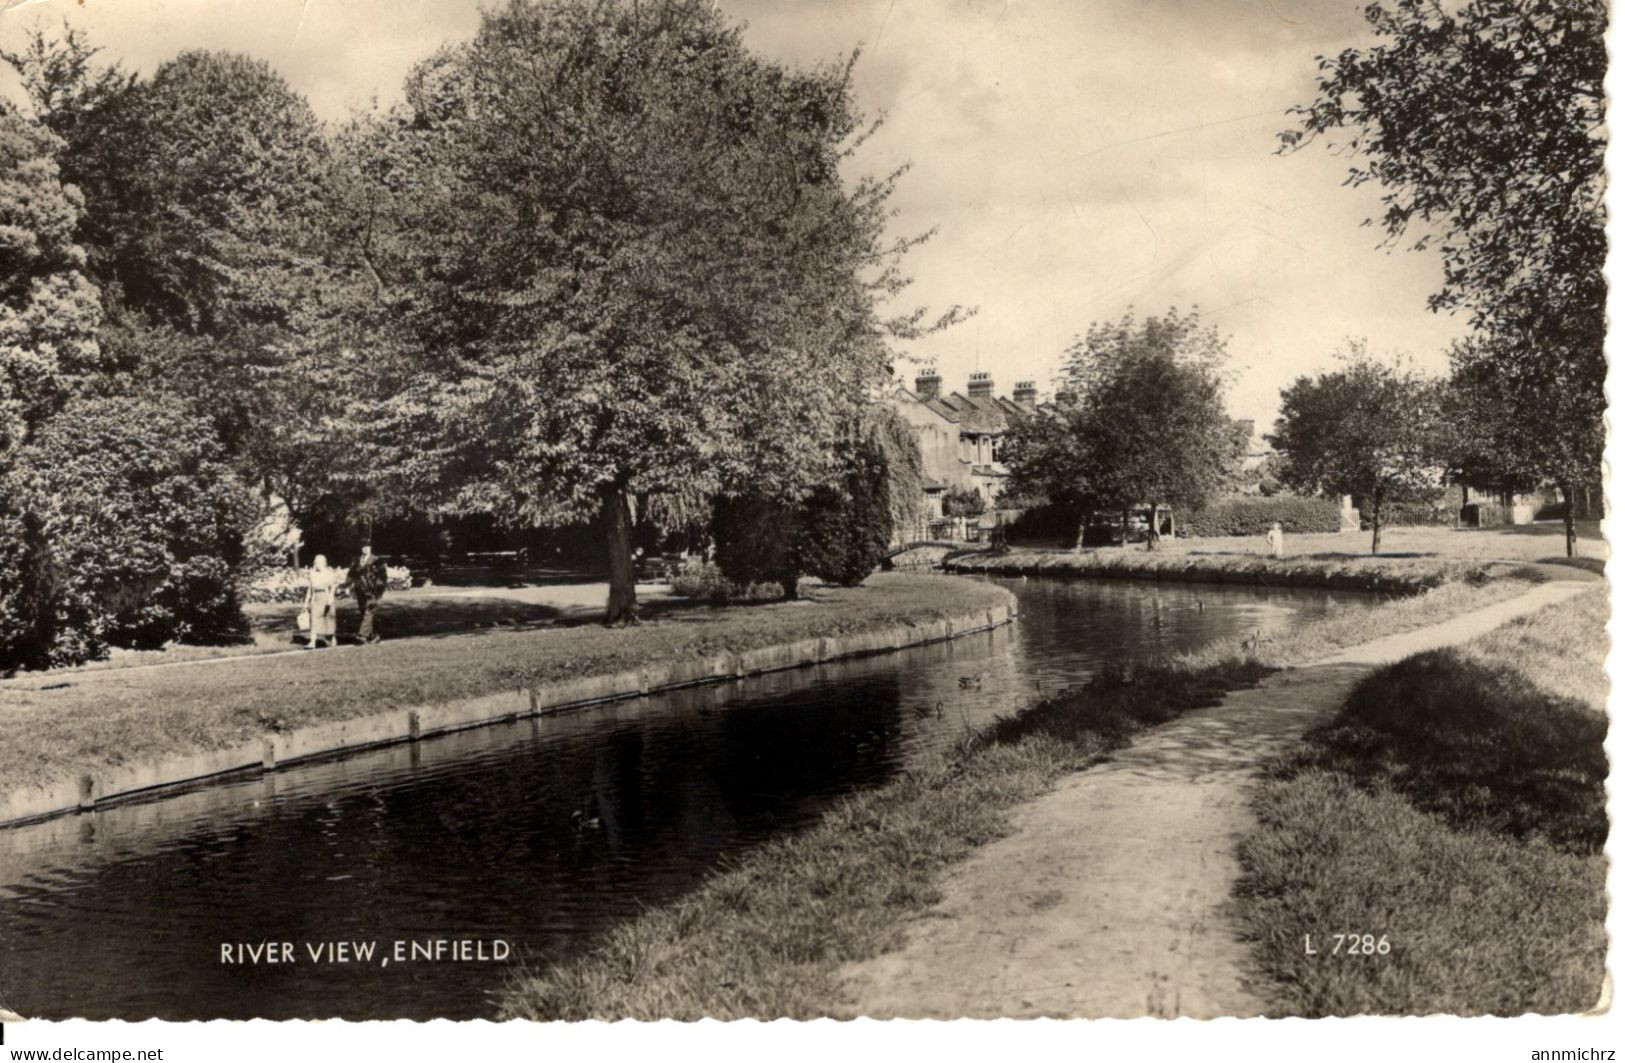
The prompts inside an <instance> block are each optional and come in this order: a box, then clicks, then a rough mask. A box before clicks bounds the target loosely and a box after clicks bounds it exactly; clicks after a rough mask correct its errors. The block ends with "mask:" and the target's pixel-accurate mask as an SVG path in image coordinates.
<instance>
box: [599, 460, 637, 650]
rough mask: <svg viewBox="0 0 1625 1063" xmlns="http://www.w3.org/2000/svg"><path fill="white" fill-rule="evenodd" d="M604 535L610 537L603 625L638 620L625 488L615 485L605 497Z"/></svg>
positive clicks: (635, 581)
mask: <svg viewBox="0 0 1625 1063" xmlns="http://www.w3.org/2000/svg"><path fill="white" fill-rule="evenodd" d="M603 500H604V508H603V523H604V537H605V538H606V539H608V540H609V602H608V604H607V605H606V606H605V608H604V626H605V627H619V626H622V625H627V624H636V623H637V622H638V576H637V572H636V571H635V570H634V569H633V567H632V506H631V503H630V501H629V500H628V498H627V494H626V488H625V487H612V488H610V489H609V490H607V491H605V492H604V496H603Z"/></svg>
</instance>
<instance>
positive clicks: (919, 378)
mask: <svg viewBox="0 0 1625 1063" xmlns="http://www.w3.org/2000/svg"><path fill="white" fill-rule="evenodd" d="M914 393H915V394H916V395H918V396H919V397H920V398H922V399H934V398H936V397H937V396H938V395H941V394H942V377H940V376H938V375H937V370H936V368H935V367H934V366H929V365H928V366H926V367H925V368H924V369H922V370H920V371H919V373H918V374H917V375H916V376H915V377H914Z"/></svg>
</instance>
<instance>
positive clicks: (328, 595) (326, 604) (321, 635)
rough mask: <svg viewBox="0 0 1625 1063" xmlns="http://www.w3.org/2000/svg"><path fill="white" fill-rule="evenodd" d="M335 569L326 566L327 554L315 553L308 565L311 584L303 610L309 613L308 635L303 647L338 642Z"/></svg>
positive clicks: (336, 576) (328, 644) (336, 573)
mask: <svg viewBox="0 0 1625 1063" xmlns="http://www.w3.org/2000/svg"><path fill="white" fill-rule="evenodd" d="M338 586H339V573H338V570H337V569H332V568H328V567H327V555H326V554H317V555H316V559H315V560H314V561H312V562H311V565H310V587H309V588H308V589H307V590H306V591H305V611H306V612H307V613H308V614H309V615H310V638H309V640H308V641H306V643H305V649H307V650H313V649H315V648H316V647H317V645H318V644H321V645H323V646H331V645H333V644H334V643H335V642H337V641H338V638H337V635H338Z"/></svg>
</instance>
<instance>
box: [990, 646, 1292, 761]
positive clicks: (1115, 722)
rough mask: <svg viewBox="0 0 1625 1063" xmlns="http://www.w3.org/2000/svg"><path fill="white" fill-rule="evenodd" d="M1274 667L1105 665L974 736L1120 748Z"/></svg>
mask: <svg viewBox="0 0 1625 1063" xmlns="http://www.w3.org/2000/svg"><path fill="white" fill-rule="evenodd" d="M1274 671H1275V669H1274V668H1271V667H1269V666H1268V665H1264V664H1260V663H1259V662H1258V661H1256V660H1252V659H1251V658H1248V659H1240V660H1225V661H1221V662H1218V663H1215V664H1210V665H1203V666H1201V667H1196V668H1188V667H1179V666H1174V665H1167V664H1152V665H1144V666H1139V667H1135V668H1131V669H1130V668H1122V667H1117V666H1113V667H1107V668H1106V669H1104V670H1102V671H1101V672H1099V673H1098V674H1096V675H1094V676H1092V677H1091V678H1090V679H1089V681H1088V682H1086V683H1084V684H1083V685H1082V686H1078V687H1073V688H1072V689H1070V690H1066V691H1064V692H1062V693H1060V694H1057V695H1055V696H1054V697H1050V698H1046V699H1044V700H1043V701H1040V702H1036V703H1035V704H1032V705H1029V706H1027V707H1026V708H1024V709H1022V710H1020V711H1019V712H1017V713H1015V714H1014V715H1011V716H1001V717H999V718H998V719H996V720H994V721H993V723H992V724H990V725H989V726H988V727H987V728H986V729H985V730H984V731H982V732H981V733H980V734H979V735H978V736H977V737H976V739H975V741H974V746H975V747H976V748H986V747H989V746H1000V745H1013V744H1015V743H1017V742H1020V741H1022V740H1024V739H1027V738H1030V737H1033V736H1040V735H1041V736H1044V737H1048V738H1054V739H1058V740H1060V741H1062V742H1067V743H1083V742H1093V741H1095V740H1097V739H1105V740H1106V743H1107V745H1108V746H1109V747H1110V748H1112V749H1116V748H1119V747H1121V746H1123V745H1125V744H1127V742H1128V740H1129V739H1130V738H1131V737H1133V736H1134V735H1135V734H1136V733H1138V732H1140V731H1143V730H1145V729H1146V728H1148V727H1155V726H1157V725H1158V724H1162V723H1167V722H1168V721H1170V720H1172V719H1175V718H1176V717H1178V716H1181V715H1183V714H1184V713H1187V712H1190V711H1192V710H1194V709H1204V708H1209V707H1211V706H1214V705H1217V704H1219V702H1221V701H1222V700H1224V696H1225V695H1226V694H1228V693H1229V692H1230V691H1232V690H1240V689H1242V688H1245V687H1251V686H1256V685H1257V684H1258V682H1259V680H1261V679H1263V678H1264V677H1265V676H1267V675H1269V674H1270V673H1271V672H1274Z"/></svg>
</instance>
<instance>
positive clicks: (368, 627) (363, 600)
mask: <svg viewBox="0 0 1625 1063" xmlns="http://www.w3.org/2000/svg"><path fill="white" fill-rule="evenodd" d="M388 585H389V573H388V572H387V571H386V570H385V567H384V559H383V558H381V557H374V556H373V554H372V544H371V543H367V544H366V545H364V546H362V547H361V556H360V557H359V558H357V559H356V562H355V564H353V565H351V566H350V593H351V594H352V595H354V596H355V604H356V608H357V609H360V610H361V627H360V628H358V629H357V630H356V636H357V637H358V638H360V639H361V641H362V642H377V641H378V633H377V632H376V631H375V630H373V612H374V611H375V610H376V609H377V608H378V599H380V598H382V597H383V596H384V589H385V588H386V587H387V586H388Z"/></svg>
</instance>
